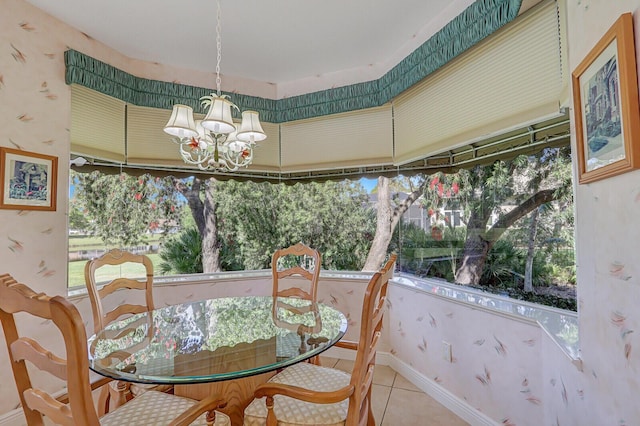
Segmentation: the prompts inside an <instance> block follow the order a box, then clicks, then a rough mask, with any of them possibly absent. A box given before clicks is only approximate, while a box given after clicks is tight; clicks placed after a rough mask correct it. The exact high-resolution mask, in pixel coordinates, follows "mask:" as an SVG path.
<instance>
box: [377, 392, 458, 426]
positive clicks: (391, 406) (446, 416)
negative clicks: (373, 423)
mask: <svg viewBox="0 0 640 426" xmlns="http://www.w3.org/2000/svg"><path fill="white" fill-rule="evenodd" d="M467 424H468V423H466V422H465V421H464V420H462V419H460V418H459V417H457V416H456V415H454V414H453V413H452V412H451V411H449V410H447V409H446V408H445V407H444V406H443V405H442V404H440V403H438V402H437V401H436V400H434V399H433V398H431V397H430V396H428V395H426V394H424V393H422V392H414V391H408V390H405V389H397V388H393V389H392V390H391V395H390V396H389V403H388V404H387V409H386V411H385V413H384V418H383V420H382V426H386V425H388V426H394V425H423V426H464V425H467Z"/></svg>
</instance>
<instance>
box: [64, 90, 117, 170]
mask: <svg viewBox="0 0 640 426" xmlns="http://www.w3.org/2000/svg"><path fill="white" fill-rule="evenodd" d="M125 105H126V104H125V102H124V101H121V100H118V99H115V98H112V97H110V96H107V95H103V94H100V93H97V92H95V91H93V90H91V89H87V88H85V87H82V86H78V85H75V84H74V85H72V86H71V152H73V153H74V154H78V155H84V156H87V157H91V158H97V159H103V160H108V161H114V162H118V163H123V162H124V161H125V159H126V147H125Z"/></svg>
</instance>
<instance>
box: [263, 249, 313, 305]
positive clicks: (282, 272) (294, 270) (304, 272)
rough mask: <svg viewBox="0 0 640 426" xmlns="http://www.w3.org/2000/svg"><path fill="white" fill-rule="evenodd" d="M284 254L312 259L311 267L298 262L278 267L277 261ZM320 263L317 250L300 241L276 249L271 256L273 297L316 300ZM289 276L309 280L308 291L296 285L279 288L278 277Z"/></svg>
mask: <svg viewBox="0 0 640 426" xmlns="http://www.w3.org/2000/svg"><path fill="white" fill-rule="evenodd" d="M285 256H296V257H302V256H306V257H308V258H309V259H305V261H307V260H312V261H313V269H310V268H307V267H306V265H304V266H301V265H300V263H299V262H297V263H296V264H295V265H292V266H291V267H285V268H286V269H280V267H279V265H278V261H279V260H280V259H282V258H284V257H285ZM321 265H322V257H321V256H320V252H318V250H315V249H312V248H311V247H308V246H306V245H304V244H302V243H298V244H295V245H293V246H290V247H287V248H284V249H280V250H276V251H275V253H273V256H272V257H271V272H272V275H273V297H278V296H279V297H298V298H301V299H307V300H311V301H312V302H316V301H317V298H318V280H319V278H320V266H321ZM291 276H299V277H302V278H304V279H306V280H308V281H309V291H308V292H307V291H305V290H303V289H301V288H298V287H292V288H288V289H285V290H280V288H279V286H280V279H281V278H285V277H291Z"/></svg>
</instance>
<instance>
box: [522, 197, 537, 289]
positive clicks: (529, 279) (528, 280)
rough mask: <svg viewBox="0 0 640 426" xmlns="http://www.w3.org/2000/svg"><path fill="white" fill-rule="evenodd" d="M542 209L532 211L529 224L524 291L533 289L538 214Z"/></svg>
mask: <svg viewBox="0 0 640 426" xmlns="http://www.w3.org/2000/svg"><path fill="white" fill-rule="evenodd" d="M539 213H540V209H535V210H534V211H533V212H532V213H531V224H530V225H529V242H528V244H527V262H526V266H525V270H524V291H527V292H532V291H533V257H534V255H535V248H536V232H537V230H538V215H539Z"/></svg>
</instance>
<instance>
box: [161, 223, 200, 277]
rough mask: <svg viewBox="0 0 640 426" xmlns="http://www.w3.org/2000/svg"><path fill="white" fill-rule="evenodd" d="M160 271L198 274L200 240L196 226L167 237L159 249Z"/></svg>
mask: <svg viewBox="0 0 640 426" xmlns="http://www.w3.org/2000/svg"><path fill="white" fill-rule="evenodd" d="M160 259H162V263H160V273H161V274H162V275H168V274H199V273H201V272H202V240H201V238H200V234H199V233H198V230H197V229H196V228H186V229H185V230H183V231H182V232H180V233H179V234H177V235H176V236H174V237H172V238H169V239H168V240H167V241H166V242H165V243H164V244H163V245H162V250H161V251H160Z"/></svg>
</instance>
